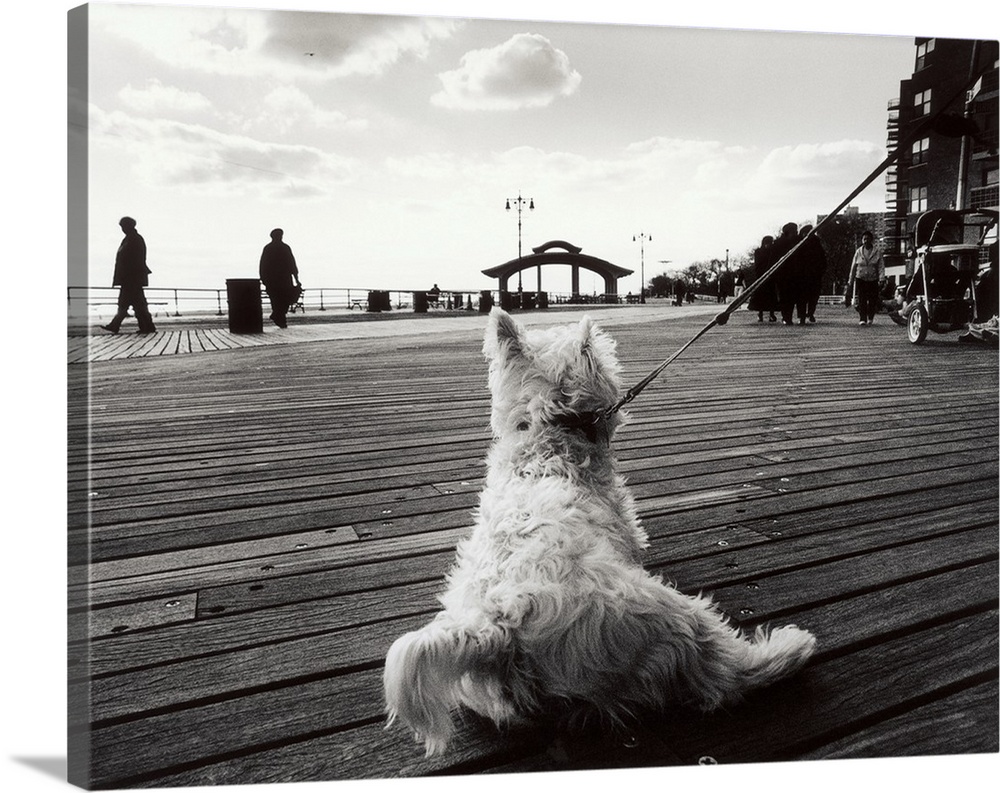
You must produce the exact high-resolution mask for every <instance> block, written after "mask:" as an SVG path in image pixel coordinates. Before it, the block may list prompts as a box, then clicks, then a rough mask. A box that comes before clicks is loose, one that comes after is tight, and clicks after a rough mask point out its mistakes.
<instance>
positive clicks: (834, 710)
mask: <svg viewBox="0 0 1000 793" xmlns="http://www.w3.org/2000/svg"><path fill="white" fill-rule="evenodd" d="M651 310H652V309H644V310H640V309H635V310H634V311H633V310H632V309H629V310H628V311H627V312H623V313H622V314H620V315H618V317H620V318H617V317H616V316H613V315H609V318H608V323H609V324H608V328H609V330H610V332H611V333H612V335H613V336H614V337H615V338H616V340H617V342H618V350H619V355H620V357H621V359H622V364H623V372H624V377H625V380H626V382H627V383H629V384H631V383H634V382H636V381H637V380H638V379H639V378H641V377H642V376H644V375H645V374H646V373H647V372H648V371H649V370H650V368H651V367H653V366H655V365H656V364H657V363H659V362H660V361H661V360H662V359H663V357H664V356H665V355H666V354H669V353H670V352H672V351H673V350H674V349H676V348H677V347H678V346H679V345H680V344H682V343H684V342H685V341H687V339H688V338H690V336H691V334H692V333H693V332H694V331H695V330H697V329H698V328H700V327H701V325H702V323H703V322H704V321H705V318H704V317H703V318H699V317H689V318H686V319H670V320H667V321H647V320H646V319H645V317H652V316H655V315H654V314H650V313H647V312H648V311H651ZM824 312H825V313H824V314H823V316H821V322H819V323H817V325H816V326H814V327H808V328H805V329H798V328H795V329H787V328H775V327H767V326H763V327H762V326H758V325H757V323H756V322H754V321H753V318H751V317H743V316H735V317H734V318H733V320H732V321H731V322H730V323H729V324H728V325H727V326H726V327H725V328H718V329H715V330H713V332H712V336H711V343H710V344H698V345H695V346H693V347H692V348H691V349H690V350H689V351H688V352H687V353H685V355H684V356H683V357H682V358H681V359H679V360H678V361H677V362H676V363H675V364H674V365H672V366H671V367H670V368H669V369H668V370H667V371H666V372H665V373H664V376H663V377H662V378H661V379H659V380H658V381H657V382H656V383H655V384H654V385H652V386H651V387H650V388H649V389H647V391H645V392H644V393H643V396H642V397H641V399H639V400H637V401H636V402H635V403H633V404H632V405H630V406H629V413H630V416H629V421H628V423H627V424H626V425H625V426H624V427H623V428H622V430H621V432H620V433H619V435H618V436H617V439H616V450H617V453H618V456H619V459H620V462H621V469H622V471H623V472H624V473H625V474H626V475H627V477H628V479H629V480H630V483H631V487H632V489H633V492H634V494H635V495H636V497H637V506H638V508H639V510H640V513H641V515H642V517H643V519H644V522H645V525H646V528H647V530H648V532H649V535H650V539H651V544H650V548H649V551H648V554H647V565H648V567H649V568H650V569H651V570H653V571H654V572H658V573H661V574H662V575H664V576H665V577H667V578H669V579H670V580H673V581H676V582H677V583H678V584H679V585H680V586H681V587H682V588H683V589H684V590H685V591H690V592H694V591H699V590H701V591H706V592H710V593H711V594H712V595H713V597H715V598H716V599H717V601H718V602H719V604H720V605H721V607H722V608H723V609H724V610H725V611H726V612H727V613H728V614H729V615H730V617H731V618H732V619H733V620H734V621H735V622H737V623H739V624H741V625H742V626H744V627H747V628H752V627H755V626H757V625H759V624H762V623H772V622H773V623H774V624H785V623H788V622H796V623H798V624H801V625H803V626H806V627H808V628H810V629H811V630H813V631H814V632H815V633H816V635H817V636H818V638H819V647H820V649H819V654H818V655H817V657H816V658H815V660H814V661H813V662H812V663H810V665H809V666H808V667H807V668H806V670H804V672H803V673H802V674H801V675H799V676H798V677H796V678H794V679H792V680H789V681H786V682H784V683H782V684H779V685H778V686H776V687H774V688H773V689H771V690H769V691H767V692H761V693H760V694H759V695H755V696H753V697H751V698H750V699H749V700H748V702H746V703H745V704H743V705H741V706H738V707H733V708H731V709H729V710H728V711H727V712H726V713H724V714H718V715H714V716H707V717H702V716H700V715H697V714H690V713H683V712H681V713H676V714H674V715H671V716H667V717H663V718H656V719H651V720H649V721H647V722H644V723H643V724H642V725H641V727H637V728H636V731H635V733H634V737H635V738H636V739H637V740H636V741H631V742H629V743H628V744H627V745H626V744H625V743H623V742H622V741H621V740H612V739H609V738H607V737H601V736H592V735H587V736H567V735H565V734H562V733H559V732H553V731H551V730H549V729H547V728H531V729H523V730H510V731H507V732H505V733H503V734H498V733H497V732H496V731H495V730H494V729H493V728H491V727H489V726H487V725H483V724H482V723H480V722H478V721H476V720H475V719H470V720H468V722H467V723H466V724H465V725H464V726H463V728H462V729H461V730H460V732H459V734H458V735H457V737H456V740H455V743H454V745H453V747H452V748H451V750H450V751H449V753H447V754H446V755H444V756H442V757H438V758H433V759H430V760H428V759H426V758H424V757H423V753H422V751H421V748H420V746H419V745H416V744H414V743H413V741H412V739H411V736H409V735H408V734H407V733H406V730H404V729H402V728H399V727H397V728H394V729H391V730H388V731H386V730H384V729H383V713H382V693H381V665H382V659H383V658H384V653H385V650H386V648H387V647H388V645H389V643H390V642H391V641H392V640H393V639H394V638H395V637H396V636H397V635H398V634H399V633H400V632H402V631H404V630H408V629H410V628H412V627H416V626H419V625H422V624H423V623H424V622H426V620H427V619H428V618H429V617H430V615H431V614H432V613H433V612H434V611H435V610H436V609H437V608H438V604H437V600H436V596H437V594H438V593H439V591H440V590H441V588H442V587H443V585H444V576H445V573H446V572H447V570H448V568H449V567H450V565H451V563H452V561H453V559H454V549H455V546H456V544H457V543H458V542H459V541H460V540H461V539H462V538H463V537H465V536H466V535H467V534H468V531H469V527H470V525H471V519H472V518H471V510H472V509H473V507H474V506H475V504H476V500H477V496H478V491H479V488H480V482H481V478H482V476H483V473H484V469H483V457H484V455H485V452H486V449H487V446H488V443H489V426H488V418H489V404H488V394H487V392H486V388H485V379H486V364H485V362H484V360H483V358H482V355H481V352H480V347H481V333H482V327H483V325H484V324H485V317H481V316H477V317H468V318H467V320H462V321H459V322H457V323H456V324H454V325H452V326H449V328H448V329H447V330H446V331H445V332H440V333H439V332H427V333H425V332H419V333H417V334H415V335H414V334H413V333H412V331H411V330H408V331H407V333H406V334H398V333H394V332H391V327H390V326H391V323H392V322H393V321H398V317H394V318H392V319H390V320H388V321H387V322H375V321H371V322H368V323H364V327H363V328H362V327H361V326H357V327H358V328H359V329H361V330H363V331H364V332H363V333H361V332H360V331H359V335H360V336H366V335H367V337H364V338H352V339H347V338H346V337H345V338H342V339H337V338H334V337H333V336H335V335H336V334H330V333H329V331H330V330H331V329H332V330H338V332H339V330H342V328H340V329H338V328H333V326H330V325H324V324H322V323H306V322H305V321H304V318H301V319H300V322H301V323H302V324H298V323H296V326H295V327H293V328H290V329H289V331H287V332H284V333H281V332H278V331H276V330H273V329H270V328H268V329H267V330H266V332H265V333H264V334H259V335H252V336H242V337H241V336H237V335H234V334H230V333H228V331H226V330H225V329H224V328H222V327H221V324H222V320H219V324H218V325H216V326H209V325H206V324H191V325H184V324H183V323H177V324H173V322H172V320H171V321H167V320H163V321H162V322H159V323H158V325H160V327H161V329H160V330H159V331H158V332H157V333H156V334H154V335H153V336H151V337H140V336H135V335H134V334H122V335H121V336H117V337H112V336H97V335H95V336H93V337H92V338H84V339H73V340H71V342H70V343H69V344H68V348H67V353H68V358H69V360H71V361H72V360H83V359H85V358H89V359H90V360H93V361H95V362H94V363H92V364H90V366H89V368H88V370H87V371H88V376H87V377H81V378H71V379H70V383H69V387H70V396H71V404H70V412H69V417H68V419H69V424H70V434H71V443H70V452H69V464H70V465H69V480H70V485H69V497H70V509H69V512H70V526H71V529H70V541H69V550H70V559H71V568H70V581H71V584H70V592H69V594H70V605H71V613H70V640H71V641H70V645H69V658H70V676H71V680H72V686H71V690H70V695H71V701H70V706H71V712H72V713H73V722H74V724H75V725H77V726H75V727H74V730H73V736H74V739H73V740H71V753H72V754H71V766H73V767H76V764H77V763H78V762H79V755H78V753H79V752H80V751H81V749H82V748H84V749H85V747H86V746H87V744H88V741H89V744H90V745H91V746H92V747H93V761H94V763H93V765H92V766H91V767H92V769H93V779H92V780H90V782H91V783H93V784H97V785H100V786H113V787H114V786H123V787H128V786H138V787H145V786H161V785H180V784H185V785H191V784H203V783H239V782H248V781H258V782H263V781H275V782H285V781H291V780H303V781H312V780H318V779H349V778H370V777H393V776H419V775H426V774H454V773H487V772H498V771H510V772H515V771H526V770H560V769H571V768H591V767H604V768H612V767H624V766H631V765H644V764H653V765H672V764H691V763H695V762H697V760H698V758H699V757H701V756H703V755H710V756H712V757H715V758H716V759H717V760H719V761H720V762H727V763H729V762H756V761H762V760H785V759H810V758H823V757H863V756H885V755H901V754H907V753H908V750H907V747H908V746H910V747H912V750H911V751H915V752H919V753H921V754H935V753H943V752H949V753H950V752H967V751H996V713H997V710H998V708H997V688H996V683H995V679H996V674H997V660H996V658H997V647H996V638H997V617H996V613H995V610H996V608H997V581H998V570H997V520H998V487H997V476H998V460H997V457H998V444H997V438H998V418H1000V413H998V365H997V360H996V356H995V354H994V353H993V352H991V351H984V350H979V349H974V348H971V347H969V346H967V345H958V344H956V343H951V344H948V343H944V342H941V341H937V340H934V343H931V341H930V340H929V341H928V343H927V344H925V345H922V346H921V347H919V348H916V347H913V346H912V345H909V344H908V343H907V342H906V340H905V336H904V334H903V333H902V331H901V330H900V329H898V328H895V327H890V326H888V325H885V326H879V325H876V326H875V327H874V328H871V329H861V330H859V329H857V328H856V327H853V326H851V325H850V321H851V315H850V314H849V313H845V312H843V311H840V310H836V309H826V310H824ZM706 316H707V315H706ZM525 317H526V319H525V321H531V317H530V316H529V315H525ZM297 319H298V318H297ZM536 319H539V320H542V319H544V320H545V321H550V322H559V321H563V319H564V317H560V316H556V315H553V316H552V317H551V318H544V317H536ZM565 319H567V320H568V319H569V316H567V317H565ZM415 326H416V325H415V323H414V327H415ZM425 327H432V325H427V326H425ZM862 331H865V332H862ZM72 366H80V364H73V365H72ZM86 394H89V395H90V402H89V404H87V403H85V402H82V400H83V398H84V395H86ZM82 433H89V439H90V442H91V446H90V448H87V447H86V445H85V444H82V443H79V440H80V438H81V436H82ZM304 546H305V547H304ZM88 722H89V723H88ZM77 739H79V740H77Z"/></svg>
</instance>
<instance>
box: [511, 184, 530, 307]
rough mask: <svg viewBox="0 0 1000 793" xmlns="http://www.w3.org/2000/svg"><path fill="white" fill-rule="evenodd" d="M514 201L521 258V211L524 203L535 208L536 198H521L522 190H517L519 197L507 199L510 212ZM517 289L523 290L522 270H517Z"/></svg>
mask: <svg viewBox="0 0 1000 793" xmlns="http://www.w3.org/2000/svg"><path fill="white" fill-rule="evenodd" d="M511 201H513V202H514V205H515V206H516V207H517V258H518V259H520V258H521V212H522V210H523V209H524V205H525V204H527V205H528V209H534V208H535V199H534V198H521V191H520V190H518V191H517V198H508V199H507V211H508V212H510V202H511ZM517 291H518V292H520V291H521V271H520V270H518V271H517Z"/></svg>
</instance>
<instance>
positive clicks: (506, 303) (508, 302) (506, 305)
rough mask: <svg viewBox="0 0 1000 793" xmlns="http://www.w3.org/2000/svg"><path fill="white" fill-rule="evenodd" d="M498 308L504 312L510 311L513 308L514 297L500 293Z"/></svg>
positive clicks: (508, 293)
mask: <svg viewBox="0 0 1000 793" xmlns="http://www.w3.org/2000/svg"><path fill="white" fill-rule="evenodd" d="M500 308H502V309H503V310H504V311H512V310H513V308H514V295H512V294H511V293H510V292H501V293H500Z"/></svg>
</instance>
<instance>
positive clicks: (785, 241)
mask: <svg viewBox="0 0 1000 793" xmlns="http://www.w3.org/2000/svg"><path fill="white" fill-rule="evenodd" d="M798 242H799V227H798V226H797V225H796V224H795V223H786V224H785V225H784V226H782V227H781V236H779V237H778V239H776V240H775V241H774V247H773V248H772V252H771V261H772V262H774V263H776V262H778V260H779V259H781V258H782V257H783V256H784V255H785V254H787V253H788V252H789V251H791V250H792V248H794V247H795V246H796V245H797V244H798ZM796 253H797V252H796ZM799 264H800V262H799V257H798V255H796V256H790V257H789V258H788V259H786V260H785V263H784V264H782V265H781V267H780V268H778V271H777V272H776V273H775V274H774V286H775V289H776V291H777V293H778V307H779V308H780V309H781V322H782V324H784V325H791V324H792V320H793V319H794V314H795V308H796V305H797V304H798V303H799V295H800V293H801V291H802V282H801V273H800V271H799ZM799 321H800V322H802V323H804V322H805V317H804V316H799Z"/></svg>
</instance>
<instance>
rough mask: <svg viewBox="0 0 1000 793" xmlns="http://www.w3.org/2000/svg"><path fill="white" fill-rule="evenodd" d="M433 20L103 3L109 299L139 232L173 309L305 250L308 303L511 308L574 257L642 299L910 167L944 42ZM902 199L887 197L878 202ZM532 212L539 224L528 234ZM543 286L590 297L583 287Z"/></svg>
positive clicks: (93, 247) (446, 16)
mask: <svg viewBox="0 0 1000 793" xmlns="http://www.w3.org/2000/svg"><path fill="white" fill-rule="evenodd" d="M250 5H253V4H252V3H251V4H250ZM269 5H271V6H272V7H273V6H274V4H269ZM412 5H413V4H412V3H411V4H410V6H406V5H404V4H401V3H396V4H393V3H379V2H373V3H368V4H363V5H362V7H363V8H366V9H369V10H371V11H372V12H379V13H366V14H358V13H356V8H353V7H351V6H350V5H344V4H338V3H320V4H316V5H315V8H318V9H332V10H336V9H343V11H344V12H343V13H340V12H337V13H331V12H329V11H317V10H312V11H305V12H302V11H288V10H278V11H274V10H268V9H267V7H264V8H231V7H225V6H222V7H212V6H211V5H207V4H201V3H195V4H193V5H186V6H171V5H164V6H142V5H117V4H114V5H112V4H92V5H91V6H90V27H89V46H90V60H89V65H90V82H89V95H88V96H86V97H73V98H72V99H73V100H77V99H79V103H78V104H75V105H71V132H72V130H73V128H74V123H76V125H77V126H76V128H77V129H81V130H82V128H83V125H84V124H86V125H87V129H88V130H89V158H90V160H89V174H90V184H89V245H88V251H87V253H88V257H89V265H90V282H91V284H93V285H108V284H109V283H110V280H109V279H110V274H111V272H110V271H111V264H112V262H113V257H114V252H115V249H116V247H117V245H118V241H119V240H120V237H121V233H120V231H119V228H118V225H117V221H118V219H119V218H120V217H121V216H122V215H130V216H132V217H135V218H136V219H137V221H138V227H139V231H140V232H141V233H142V234H143V235H144V237H145V238H146V242H147V245H148V248H149V266H150V268H151V269H152V270H153V274H152V276H151V282H150V283H151V285H152V286H173V287H222V286H224V282H225V279H227V278H237V277H254V276H256V272H257V263H258V260H259V256H260V250H261V248H262V246H263V245H264V244H265V243H266V242H267V241H268V239H269V237H268V234H269V232H270V230H271V229H272V228H274V227H281V228H282V229H284V231H285V241H286V242H288V243H289V244H290V245H291V246H292V249H293V251H294V253H295V255H296V259H297V261H298V263H299V268H300V272H301V279H302V282H303V284H304V285H305V286H306V288H307V289H308V288H309V287H314V288H315V287H350V288H358V289H368V288H377V289H402V290H411V289H426V288H428V287H430V286H431V284H432V283H437V284H438V285H439V286H440V287H441V288H442V289H452V290H456V291H471V290H478V289H483V288H490V287H495V286H496V281H495V280H491V279H488V278H487V277H486V276H484V275H483V274H482V272H481V271H482V270H483V269H486V268H488V267H492V266H495V265H497V264H500V263H503V262H505V261H508V260H510V259H513V258H515V257H516V256H517V255H518V253H519V250H520V251H522V252H523V253H525V254H528V253H530V251H531V248H533V247H537V246H539V245H542V244H544V243H546V242H548V241H552V240H561V241H566V242H569V243H571V244H573V245H576V246H578V247H580V248H582V249H583V252H584V253H587V254H590V255H592V256H596V257H598V258H602V259H606V260H608V261H611V262H613V263H615V264H617V265H619V266H622V267H626V268H628V269H631V270H634V271H635V272H634V274H633V275H632V276H628V277H626V278H624V279H622V280H621V281H620V282H619V291H620V292H622V293H624V292H626V291H633V292H634V291H638V289H639V286H640V282H641V281H640V276H641V274H643V273H644V274H645V276H646V278H647V280H648V279H649V278H651V277H652V276H653V275H655V274H657V273H660V272H671V271H673V270H676V269H682V268H684V267H686V266H687V265H689V264H691V263H692V262H695V261H705V260H709V259H712V258H717V259H725V258H726V256H727V251H728V255H729V256H730V257H731V258H732V259H733V260H735V259H736V258H738V257H739V256H741V255H744V254H746V253H747V252H748V251H749V250H750V249H751V248H752V247H753V246H754V245H755V244H757V243H758V242H759V240H760V238H761V237H762V236H763V235H765V234H772V233H776V232H777V230H778V229H779V228H780V227H781V226H782V225H783V224H784V223H786V222H788V221H794V222H797V223H800V224H801V223H803V222H806V221H811V222H814V221H815V218H816V216H817V215H818V214H827V213H829V212H830V211H832V210H833V209H834V208H835V207H836V206H837V205H838V204H839V203H840V202H841V201H842V200H843V199H844V198H846V197H847V195H849V194H850V192H851V191H852V190H853V189H854V188H855V187H856V186H857V185H858V184H859V183H860V182H861V181H862V180H863V179H864V178H865V177H867V176H868V175H869V173H870V172H871V171H872V170H873V169H874V168H876V167H877V166H878V165H879V164H880V163H881V162H882V160H883V159H884V157H885V155H886V151H885V142H886V120H887V113H886V109H887V104H888V102H889V100H891V99H893V98H894V97H896V96H898V92H899V82H900V80H901V79H904V78H906V77H908V76H909V74H910V73H911V72H912V69H913V60H914V46H913V36H914V35H922V34H928V35H932V34H933V31H929V30H925V29H923V27H922V26H918V25H916V24H914V25H913V28H912V29H911V30H910V31H906V30H901V31H899V32H898V33H896V34H892V35H889V34H887V33H883V32H881V31H876V32H875V33H872V34H863V33H856V32H848V33H836V32H799V31H768V30H749V29H738V28H737V29H727V22H726V16H724V15H721V16H720V17H719V18H718V20H717V21H716V20H712V21H711V23H710V24H711V26H706V25H705V23H704V22H702V23H701V24H702V26H701V27H684V26H679V27H678V26H668V25H666V24H640V23H636V22H630V21H625V22H613V21H612V22H606V21H604V22H602V21H601V18H598V21H596V22H589V21H578V20H577V19H574V18H573V17H568V18H564V17H548V19H553V18H554V19H557V21H555V22H552V21H546V17H544V16H542V17H541V18H536V19H526V18H517V17H513V18H512V19H511V20H506V19H502V18H492V19H488V18H479V19H473V18H468V17H465V18H463V17H462V16H456V13H458V12H457V11H456V10H455V7H460V6H459V4H451V5H450V6H448V8H450V9H451V10H450V11H449V10H448V8H446V9H444V10H443V11H435V10H434V9H433V8H431V9H430V10H429V11H427V12H423V11H420V12H419V13H421V14H422V15H419V16H414V15H405V14H407V13H411V12H406V11H405V9H406V8H407V7H411V6H412ZM432 5H433V4H424V5H423V6H421V8H423V7H425V6H427V7H430V6H432ZM487 5H490V4H487ZM493 5H494V6H495V4H493ZM400 6H402V9H401V8H400ZM465 13H466V14H467V13H468V12H467V11H465ZM493 13H494V15H496V14H497V13H498V9H496V8H494V9H493ZM834 30H836V28H834ZM84 102H86V106H84V104H83V103H84ZM884 195H885V186H884V180H882V179H878V180H876V182H875V183H874V184H873V185H872V186H871V187H870V188H869V189H868V190H866V191H865V192H864V193H863V194H861V195H860V196H859V197H858V198H857V200H855V201H854V202H853V203H854V205H856V206H858V207H859V209H860V210H861V211H863V212H878V211H882V209H883V208H884ZM519 196H520V197H521V198H523V199H525V200H526V201H527V200H530V201H532V202H533V204H534V209H533V210H532V209H529V208H528V206H527V205H525V204H521V206H522V211H521V213H520V215H519V213H518V212H517V210H516V207H517V206H518V204H517V202H516V201H514V202H513V203H512V209H511V210H510V211H507V210H506V208H505V207H506V205H507V202H508V201H509V200H512V199H516V198H518V197H519ZM519 221H520V224H521V229H520V231H519V228H518V223H519ZM535 277H536V276H535V271H531V274H530V276H529V275H528V274H525V279H526V283H525V288H526V289H534V288H536V286H537V283H536V281H535ZM542 277H543V283H542V287H543V288H544V289H547V290H550V291H557V292H558V291H567V290H568V289H569V269H568V267H557V268H544V269H543V273H542ZM602 286H603V285H602V282H601V281H600V280H599V279H598V278H597V277H596V276H591V275H590V274H589V273H588V272H584V273H583V275H582V280H581V288H582V290H583V291H585V292H588V291H601V290H602Z"/></svg>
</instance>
